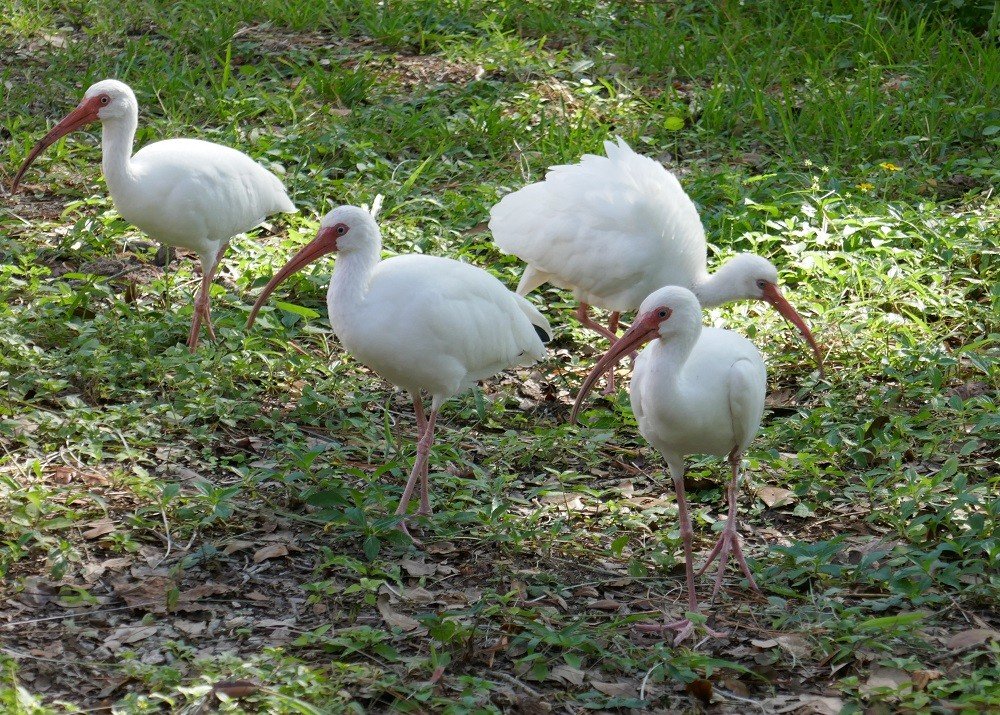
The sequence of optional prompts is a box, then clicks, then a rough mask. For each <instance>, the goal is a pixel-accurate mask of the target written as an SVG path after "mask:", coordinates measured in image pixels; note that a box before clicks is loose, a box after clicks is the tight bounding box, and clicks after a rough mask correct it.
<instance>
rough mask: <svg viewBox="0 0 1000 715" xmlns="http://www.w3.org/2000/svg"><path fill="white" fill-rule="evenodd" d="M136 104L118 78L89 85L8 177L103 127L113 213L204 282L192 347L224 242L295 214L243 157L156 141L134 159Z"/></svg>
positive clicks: (190, 143) (205, 316)
mask: <svg viewBox="0 0 1000 715" xmlns="http://www.w3.org/2000/svg"><path fill="white" fill-rule="evenodd" d="M138 113H139V107H138V103H137V102H136V98H135V94H134V93H133V92H132V89H131V88H130V87H129V86H128V85H126V84H124V83H122V82H118V81H117V80H110V79H109V80H103V81H101V82H97V83H96V84H94V85H92V86H91V87H90V88H89V89H88V90H87V92H86V93H85V94H84V98H83V101H82V102H81V103H80V105H79V106H78V107H77V108H76V109H75V110H73V112H71V113H70V114H69V115H67V117H66V118H65V119H63V120H62V121H61V122H60V123H59V124H58V125H56V126H55V127H54V128H53V129H52V131H50V132H49V133H48V134H47V135H46V136H45V137H44V138H43V139H42V140H41V141H40V142H39V143H38V144H37V145H36V146H35V148H34V149H32V151H31V153H30V154H29V155H28V158H27V159H26V160H25V162H24V164H23V165H22V167H21V169H20V171H18V174H17V176H16V177H15V179H14V188H15V189H16V187H17V184H18V182H19V181H20V179H21V176H22V175H23V174H24V172H25V171H26V170H27V168H28V166H29V165H30V164H31V162H32V161H34V159H35V157H36V156H38V155H39V154H40V153H41V152H42V150H44V149H45V148H46V147H47V146H49V145H50V144H52V143H53V142H55V141H56V140H57V139H59V137H61V136H63V135H65V134H68V133H69V132H71V131H73V130H74V129H77V128H79V127H82V126H84V125H85V124H89V123H90V122H94V121H100V122H101V124H102V161H101V166H102V169H103V172H104V178H105V180H106V181H107V184H108V190H109V191H110V193H111V198H112V200H113V201H114V204H115V208H117V209H118V212H119V213H120V214H121V215H122V216H123V217H124V218H125V219H126V220H127V221H129V222H131V223H133V224H135V225H136V226H137V227H138V228H140V229H142V230H143V231H145V232H146V233H147V234H149V236H150V238H153V239H154V240H156V241H159V242H161V243H164V244H167V245H170V246H178V247H181V248H186V249H189V250H192V251H194V252H196V253H197V254H198V256H199V258H200V260H201V266H202V285H201V289H200V291H199V294H198V297H197V298H196V300H195V315H194V319H193V321H192V326H191V333H190V335H189V336H188V345H189V346H190V347H191V349H192V350H194V348H195V347H196V346H197V343H198V333H199V327H200V323H201V321H202V320H204V321H205V324H206V327H207V328H208V330H209V332H210V334H212V336H213V337H214V330H213V329H212V322H211V316H210V298H209V286H210V284H211V281H212V277H213V276H214V274H215V271H216V270H217V268H218V264H219V261H220V260H221V258H222V255H223V253H225V250H226V247H227V246H228V245H229V241H230V240H231V239H232V238H233V236H236V235H238V234H241V233H244V232H246V231H249V230H250V229H252V228H254V227H255V226H257V225H258V224H260V223H261V222H262V221H263V220H264V219H265V218H266V217H267V216H269V215H270V214H273V213H277V212H294V211H295V210H296V209H295V206H294V205H293V204H292V202H291V199H289V198H288V194H287V193H286V191H285V187H284V186H283V185H282V183H281V181H280V180H279V179H278V177H276V176H275V175H274V174H272V173H271V172H270V171H268V170H267V169H265V168H264V167H263V166H261V165H260V164H258V163H257V162H255V161H254V160H253V159H251V158H250V157H248V156H247V155H246V154H243V153H241V152H238V151H236V150H235V149H230V148H229V147H226V146H222V145H220V144H213V143H211V142H205V141H200V140H197V139H167V140H164V141H159V142H154V143H153V144H149V145H147V146H145V147H143V148H142V149H140V150H139V151H138V152H136V154H135V155H134V156H133V155H132V143H133V141H134V139H135V131H136V127H137V126H138V116H139V115H138Z"/></svg>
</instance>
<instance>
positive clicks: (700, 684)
mask: <svg viewBox="0 0 1000 715" xmlns="http://www.w3.org/2000/svg"><path fill="white" fill-rule="evenodd" d="M684 690H685V691H686V692H687V694H688V695H690V696H692V697H694V698H697V699H698V700H700V701H701V704H702V705H708V704H709V703H711V702H712V696H713V694H714V693H713V692H712V681H711V680H704V679H699V680H692V681H691V682H690V683H688V684H687V685H685V686H684Z"/></svg>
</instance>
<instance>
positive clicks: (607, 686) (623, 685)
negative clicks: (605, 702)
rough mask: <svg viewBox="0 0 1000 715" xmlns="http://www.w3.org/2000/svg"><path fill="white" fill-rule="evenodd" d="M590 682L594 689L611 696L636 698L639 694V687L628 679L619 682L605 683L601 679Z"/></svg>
mask: <svg viewBox="0 0 1000 715" xmlns="http://www.w3.org/2000/svg"><path fill="white" fill-rule="evenodd" d="M590 684H591V685H592V686H593V687H594V690H596V691H598V692H599V693H604V694H605V695H607V696H608V697H609V698H634V697H637V696H638V695H639V689H638V688H636V687H635V683H630V682H629V681H627V680H619V681H618V682H617V683H604V682H601V681H600V680H591V681H590Z"/></svg>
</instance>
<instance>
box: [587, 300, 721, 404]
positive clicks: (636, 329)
mask: <svg viewBox="0 0 1000 715" xmlns="http://www.w3.org/2000/svg"><path fill="white" fill-rule="evenodd" d="M700 326H701V305H700V304H699V303H698V298H697V297H696V296H695V295H694V293H692V292H691V291H689V290H688V289H687V288H681V287H680V286H665V287H663V288H660V289H659V290H656V291H653V292H652V293H650V294H649V296H647V297H646V299H645V300H644V301H642V305H640V306H639V312H638V313H637V314H636V317H635V320H634V321H633V322H632V325H631V326H630V327H629V329H628V330H626V331H625V332H624V333H623V334H622V336H621V337H620V338H618V340H616V341H615V342H614V344H613V345H612V346H611V347H610V348H608V351H607V352H606V353H605V354H604V355H603V357H601V359H600V360H598V361H597V364H596V365H594V367H593V369H591V371H590V373H589V374H588V375H587V378H586V379H585V380H584V381H583V386H582V387H581V388H580V392H579V394H578V395H577V396H576V402H574V403H573V411H572V412H571V413H570V417H569V421H570V422H576V417H577V414H578V413H579V412H580V407H581V405H582V404H583V399H584V398H585V397H586V396H587V393H588V392H590V390H591V389H592V388H593V386H594V384H595V383H596V382H597V379H598V378H599V377H600V376H601V375H603V374H604V373H605V372H607V370H608V369H609V368H611V367H613V366H614V365H615V364H616V363H617V362H618V361H619V360H621V359H622V358H623V357H624V356H626V355H628V354H629V353H631V352H633V351H635V350H638V349H639V348H640V347H642V346H643V345H645V344H646V343H648V342H649V341H650V340H653V339H655V338H662V339H663V340H670V339H671V338H673V337H675V336H676V335H679V334H681V333H690V332H691V331H693V330H697V329H699V328H700Z"/></svg>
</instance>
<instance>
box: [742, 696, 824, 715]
mask: <svg viewBox="0 0 1000 715" xmlns="http://www.w3.org/2000/svg"><path fill="white" fill-rule="evenodd" d="M760 706H761V708H762V709H763V710H764V712H771V713H776V714H783V713H795V715H839V714H840V711H841V710H843V709H844V701H843V700H841V699H840V698H834V697H829V696H822V695H778V696H776V697H773V698H768V699H767V700H762V701H761V702H760Z"/></svg>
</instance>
